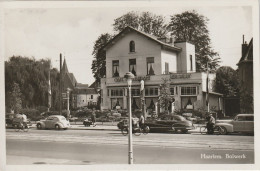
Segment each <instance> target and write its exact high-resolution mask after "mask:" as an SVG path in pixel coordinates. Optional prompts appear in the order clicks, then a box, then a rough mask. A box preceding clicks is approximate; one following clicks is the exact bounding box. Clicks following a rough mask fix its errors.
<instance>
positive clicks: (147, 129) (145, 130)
mask: <svg viewBox="0 0 260 171" xmlns="http://www.w3.org/2000/svg"><path fill="white" fill-rule="evenodd" d="M149 132H150V128H149V126H145V127H144V130H143V134H148V133H149Z"/></svg>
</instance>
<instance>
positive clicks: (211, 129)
mask: <svg viewBox="0 0 260 171" xmlns="http://www.w3.org/2000/svg"><path fill="white" fill-rule="evenodd" d="M206 119H207V120H208V123H207V130H208V134H213V133H214V127H215V123H216V121H215V118H214V117H213V116H212V114H211V113H210V114H209V116H208V117H207V118H206Z"/></svg>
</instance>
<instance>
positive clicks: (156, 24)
mask: <svg viewBox="0 0 260 171" xmlns="http://www.w3.org/2000/svg"><path fill="white" fill-rule="evenodd" d="M114 21H115V22H114V24H113V27H114V30H115V31H117V32H120V31H122V30H123V29H124V28H125V27H127V26H131V27H133V28H135V29H138V30H140V31H143V32H145V33H148V34H152V35H154V36H157V37H165V36H166V34H167V33H168V31H169V30H168V25H167V24H166V22H165V19H164V17H162V16H160V15H155V14H153V13H151V12H142V13H141V14H139V13H138V12H134V11H131V12H128V13H126V14H124V15H123V16H121V17H119V18H116V19H115V20H114Z"/></svg>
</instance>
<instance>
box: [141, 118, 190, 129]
mask: <svg viewBox="0 0 260 171" xmlns="http://www.w3.org/2000/svg"><path fill="white" fill-rule="evenodd" d="M145 125H146V126H148V127H149V128H150V131H151V132H152V131H175V132H176V133H187V132H188V131H189V130H191V129H195V127H194V126H193V124H192V122H191V121H188V120H187V119H185V118H184V117H183V116H180V115H172V116H169V117H168V118H163V119H150V120H146V121H145Z"/></svg>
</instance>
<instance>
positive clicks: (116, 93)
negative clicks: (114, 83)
mask: <svg viewBox="0 0 260 171" xmlns="http://www.w3.org/2000/svg"><path fill="white" fill-rule="evenodd" d="M123 95H124V90H123V89H115V90H111V96H123Z"/></svg>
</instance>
